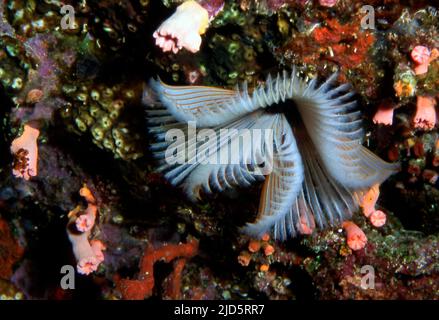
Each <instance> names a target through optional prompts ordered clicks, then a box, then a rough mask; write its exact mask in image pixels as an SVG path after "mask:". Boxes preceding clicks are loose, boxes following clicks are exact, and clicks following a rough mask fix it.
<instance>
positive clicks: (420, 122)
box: [413, 96, 436, 130]
mask: <svg viewBox="0 0 439 320" xmlns="http://www.w3.org/2000/svg"><path fill="white" fill-rule="evenodd" d="M435 106H436V101H435V99H434V98H433V97H428V96H418V97H417V100H416V113H415V116H414V118H413V125H414V127H415V128H417V129H423V130H432V129H433V128H434V126H435V125H436V110H435Z"/></svg>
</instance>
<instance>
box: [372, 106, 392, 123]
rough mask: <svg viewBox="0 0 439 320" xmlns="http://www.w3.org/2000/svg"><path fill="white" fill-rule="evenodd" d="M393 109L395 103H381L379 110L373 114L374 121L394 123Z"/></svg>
mask: <svg viewBox="0 0 439 320" xmlns="http://www.w3.org/2000/svg"><path fill="white" fill-rule="evenodd" d="M393 111H394V106H393V105H388V104H386V103H381V104H380V105H379V107H378V110H377V112H376V113H375V115H374V116H373V123H375V124H383V125H386V126H391V125H392V124H393Z"/></svg>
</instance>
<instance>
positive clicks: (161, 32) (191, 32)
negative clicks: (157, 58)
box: [153, 1, 209, 53]
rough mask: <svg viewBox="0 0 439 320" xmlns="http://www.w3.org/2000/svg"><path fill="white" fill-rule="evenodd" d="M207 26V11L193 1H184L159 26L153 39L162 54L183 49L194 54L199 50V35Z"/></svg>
mask: <svg viewBox="0 0 439 320" xmlns="http://www.w3.org/2000/svg"><path fill="white" fill-rule="evenodd" d="M208 25H209V13H208V11H207V10H206V9H204V8H203V7H202V6H201V5H199V4H198V3H197V2H195V1H186V2H184V3H183V4H181V5H180V6H179V7H178V8H177V10H176V11H175V13H174V14H173V15H172V16H170V17H169V18H168V19H167V20H165V21H164V22H163V23H162V24H161V25H160V27H159V28H158V29H157V30H156V31H155V32H154V34H153V37H154V38H155V39H156V41H155V43H156V45H157V46H159V47H160V48H162V50H163V52H169V51H172V52H173V53H177V52H178V51H180V50H181V49H182V48H185V49H186V50H188V51H190V52H192V53H195V52H197V51H198V50H200V46H201V35H202V34H204V33H205V32H206V29H207V27H208Z"/></svg>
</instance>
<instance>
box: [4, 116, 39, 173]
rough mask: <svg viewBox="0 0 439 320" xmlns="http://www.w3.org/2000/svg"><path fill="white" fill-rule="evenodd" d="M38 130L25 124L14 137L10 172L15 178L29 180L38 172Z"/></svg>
mask: <svg viewBox="0 0 439 320" xmlns="http://www.w3.org/2000/svg"><path fill="white" fill-rule="evenodd" d="M39 135H40V130H38V129H36V128H34V127H32V126H30V125H28V124H25V125H24V130H23V134H22V135H21V136H20V137H18V138H16V139H14V141H12V144H11V152H12V154H13V155H14V163H13V168H12V174H13V175H14V176H15V177H17V178H23V179H24V180H29V179H30V177H35V176H36V175H37V174H38V144H37V139H38V136H39Z"/></svg>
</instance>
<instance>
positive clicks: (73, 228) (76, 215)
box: [67, 186, 106, 275]
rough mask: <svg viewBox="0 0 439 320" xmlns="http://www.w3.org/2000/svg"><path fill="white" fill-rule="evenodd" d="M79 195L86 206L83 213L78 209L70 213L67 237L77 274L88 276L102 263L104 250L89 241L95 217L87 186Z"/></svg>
mask: <svg viewBox="0 0 439 320" xmlns="http://www.w3.org/2000/svg"><path fill="white" fill-rule="evenodd" d="M79 193H80V195H81V196H82V197H84V199H85V200H86V201H87V204H88V206H87V208H86V209H85V211H84V212H82V210H81V209H80V208H79V207H78V208H76V209H74V210H72V211H70V213H69V222H68V224H67V235H68V237H69V240H70V242H71V243H72V249H73V254H74V255H75V258H76V261H77V271H78V273H80V274H85V275H88V274H90V273H92V272H94V271H96V270H97V268H98V267H99V265H100V264H101V263H102V262H103V261H104V254H103V251H104V250H105V249H106V248H105V245H104V244H103V243H102V242H101V241H100V240H91V241H89V237H90V235H91V230H92V229H93V226H94V225H95V221H96V216H97V206H96V199H95V198H94V196H93V194H92V193H91V191H90V189H88V188H87V186H84V187H83V188H81V190H80V192H79Z"/></svg>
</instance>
